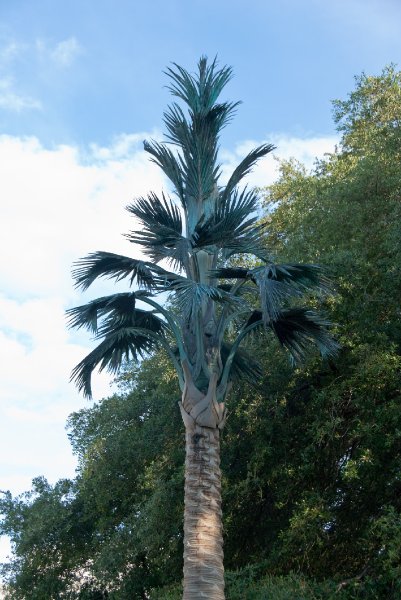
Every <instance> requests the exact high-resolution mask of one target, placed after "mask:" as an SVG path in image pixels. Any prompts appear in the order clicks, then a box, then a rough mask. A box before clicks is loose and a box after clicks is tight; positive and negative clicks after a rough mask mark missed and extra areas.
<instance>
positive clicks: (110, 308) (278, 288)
mask: <svg viewBox="0 0 401 600" xmlns="http://www.w3.org/2000/svg"><path fill="white" fill-rule="evenodd" d="M167 75H168V76H169V78H170V81H171V85H170V91H171V92H172V94H173V95H174V96H175V97H176V98H177V99H179V100H180V101H181V102H182V103H184V104H185V105H187V108H188V114H187V115H186V114H185V113H184V112H183V110H182V108H181V106H180V105H179V104H177V102H173V104H172V105H171V106H170V107H169V108H168V110H167V111H166V113H165V114H164V122H165V125H166V127H167V141H166V142H165V143H158V142H155V141H151V142H144V147H145V150H146V151H147V152H148V153H149V154H150V155H151V160H153V161H154V162H155V163H156V164H157V165H158V166H159V167H160V168H161V169H162V170H163V172H164V173H165V175H166V176H167V177H168V178H169V180H170V181H171V183H172V185H173V188H174V193H175V196H176V198H175V199H174V200H173V199H172V198H170V197H169V196H167V195H164V194H162V195H161V197H159V196H157V195H156V194H154V193H150V194H149V195H148V196H147V197H145V198H139V199H137V200H136V201H135V202H134V203H133V204H131V205H130V206H128V207H127V210H128V211H129V212H130V213H131V215H133V216H134V217H135V219H136V222H138V223H139V224H140V228H139V229H137V230H135V231H133V232H130V233H129V234H128V235H127V238H128V240H129V241H130V242H132V243H134V244H138V245H139V246H141V247H142V249H143V252H144V254H145V255H146V256H147V257H149V260H138V259H134V258H130V257H127V256H121V255H118V254H113V253H110V252H94V253H92V254H90V255H89V256H87V257H86V258H83V259H81V260H80V261H79V262H78V263H77V265H76V268H75V270H74V271H73V275H74V278H75V281H76V285H77V286H78V287H80V288H81V289H83V290H85V289H87V288H88V287H89V286H90V285H91V284H92V283H93V282H94V281H95V280H96V279H97V278H98V277H106V278H111V279H115V280H116V281H118V280H121V279H124V278H125V279H127V280H128V283H129V285H130V288H131V291H128V292H126V293H118V294H114V295H111V296H106V297H102V298H98V299H96V300H93V301H91V302H89V303H88V304H85V305H84V306H78V307H76V308H72V309H70V310H69V311H67V313H68V317H69V324H70V326H71V327H76V328H80V327H85V328H87V329H88V330H90V331H91V332H92V333H94V335H95V338H96V340H98V341H99V343H98V345H97V346H96V348H95V349H94V350H93V351H92V352H90V354H88V356H86V357H85V358H84V359H83V360H82V361H81V362H80V363H79V364H78V365H77V366H76V367H75V369H74V371H73V373H72V378H73V379H75V381H76V383H77V385H78V388H79V389H80V390H82V391H83V393H84V394H85V395H87V396H90V395H91V374H92V372H93V370H94V369H96V368H97V367H98V368H99V369H100V370H102V369H104V368H107V369H108V370H109V371H111V372H116V371H117V370H118V369H119V367H120V366H121V365H122V363H123V362H124V361H125V360H130V359H134V360H138V359H139V358H140V357H141V356H143V355H145V354H146V353H149V352H151V351H152V350H153V349H155V348H157V347H163V348H164V349H165V350H166V351H167V353H168V354H169V356H170V358H171V360H172V361H173V363H174V365H175V368H176V370H177V374H178V378H179V382H180V385H181V388H183V386H184V379H185V372H186V370H188V372H190V374H191V377H192V379H193V381H194V382H195V383H196V385H197V387H198V388H199V389H201V390H205V389H206V388H207V385H208V381H209V379H210V377H211V375H212V373H213V374H215V377H216V378H217V380H218V387H217V400H218V401H222V400H223V399H224V396H225V394H226V391H227V387H228V385H229V383H230V381H231V380H232V379H233V378H234V377H235V376H245V377H250V378H252V379H254V378H255V377H256V376H258V375H260V368H259V367H258V365H257V364H256V363H255V361H253V360H250V358H249V356H247V355H246V354H245V352H244V351H243V349H242V348H241V347H240V345H241V342H242V341H243V340H244V338H246V336H247V335H249V334H251V332H253V331H255V329H257V328H260V329H263V330H266V331H270V332H272V333H273V334H274V335H275V336H276V337H277V338H278V340H279V342H280V343H281V344H282V345H283V346H284V347H286V348H287V349H288V350H289V351H290V353H291V355H292V356H293V358H294V359H295V360H300V359H302V358H303V356H304V355H305V353H306V351H307V349H308V347H309V346H310V343H311V342H312V343H315V344H316V345H317V346H318V349H319V350H320V352H321V353H322V354H323V355H328V354H333V353H334V352H335V351H336V349H337V344H336V343H335V341H334V340H333V339H332V338H331V336H330V334H329V333H328V330H327V325H328V324H327V322H326V321H325V320H324V319H323V318H321V317H319V316H318V315H317V314H316V313H315V312H313V311H311V310H309V309H307V308H294V302H292V301H291V299H293V298H294V297H297V296H301V295H302V294H303V293H304V292H305V291H306V290H308V289H312V288H315V289H316V288H317V289H321V290H324V289H325V288H326V287H327V281H326V280H325V277H324V275H323V274H322V271H321V269H320V268H319V267H318V266H316V265H305V264H285V265H283V264H274V263H273V262H272V260H271V258H270V256H269V253H268V252H267V250H266V247H265V241H264V235H263V230H262V227H261V226H260V225H258V223H257V220H258V217H257V209H258V196H257V192H256V191H255V190H254V189H248V188H246V187H245V188H243V189H239V187H238V186H239V184H240V182H241V181H242V180H243V178H244V177H245V176H246V175H247V174H248V173H249V172H250V170H251V169H252V167H253V166H254V165H255V163H256V162H257V160H258V159H260V158H261V157H263V156H265V155H266V154H268V153H269V152H271V151H272V150H273V148H274V147H273V146H272V145H271V144H263V145H261V146H259V147H257V148H255V149H254V150H253V151H252V152H250V153H249V154H248V155H247V156H246V157H245V158H244V159H243V160H242V162H241V163H240V164H239V165H238V166H237V168H236V169H235V170H234V172H233V173H232V175H231V177H230V178H229V179H228V182H227V183H226V185H225V186H221V185H219V177H220V168H219V164H218V161H217V153H218V141H219V133H220V131H221V130H222V128H223V127H224V126H225V125H226V124H227V123H228V122H229V121H230V119H231V117H232V116H233V114H234V112H235V110H236V107H237V104H238V103H230V102H221V103H218V102H217V100H218V97H219V95H220V93H221V91H222V89H223V88H224V86H225V85H226V83H227V82H228V81H229V80H230V78H231V69H230V68H228V67H224V68H221V69H218V68H217V65H216V61H213V62H212V63H211V64H210V65H208V63H207V60H206V58H201V60H200V61H199V64H198V72H197V74H196V76H193V75H191V74H190V73H188V72H187V71H186V70H184V69H183V68H182V67H180V66H178V65H174V66H173V68H171V69H168V71H167ZM171 147H173V148H174V147H175V149H176V151H175V152H174V151H173V150H172V149H171ZM241 255H247V256H253V259H254V260H253V264H256V265H257V266H255V267H253V268H247V267H243V266H242V267H240V266H235V265H236V263H238V262H239V261H238V260H237V261H236V260H235V258H239V257H241ZM160 263H161V264H160ZM162 265H164V266H162ZM165 292H168V293H169V294H170V298H171V301H170V303H169V304H167V305H166V304H163V303H162V302H161V301H160V299H159V301H157V296H158V295H159V294H163V293H164V295H165ZM138 303H139V305H140V306H145V308H140V307H139V306H138ZM255 306H258V308H257V309H255ZM229 340H230V341H229Z"/></svg>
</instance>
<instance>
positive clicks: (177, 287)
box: [170, 278, 245, 319]
mask: <svg viewBox="0 0 401 600" xmlns="http://www.w3.org/2000/svg"><path fill="white" fill-rule="evenodd" d="M170 289H171V290H173V291H174V292H175V296H174V300H173V302H174V304H175V305H176V306H177V308H178V310H179V311H180V313H181V314H183V315H184V317H185V319H189V318H191V316H192V315H195V314H197V312H198V310H199V309H200V308H201V307H202V306H204V305H205V303H207V302H208V301H209V300H212V301H213V302H216V303H218V304H222V305H224V306H225V307H226V308H227V309H228V310H229V311H234V310H240V309H241V307H243V306H244V304H245V303H244V302H243V300H242V299H241V298H238V297H236V296H232V295H231V294H230V293H228V292H226V291H225V290H223V289H222V288H220V287H214V286H209V285H206V284H203V283H198V282H196V281H193V280H192V279H184V278H181V279H177V281H175V282H174V281H172V282H171V286H170Z"/></svg>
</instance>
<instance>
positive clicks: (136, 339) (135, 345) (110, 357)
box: [71, 327, 158, 398]
mask: <svg viewBox="0 0 401 600" xmlns="http://www.w3.org/2000/svg"><path fill="white" fill-rule="evenodd" d="M157 345H158V344H157V339H155V338H154V337H153V336H150V335H148V334H146V332H144V330H143V329H140V328H139V329H136V328H134V327H121V328H118V329H116V330H114V331H113V332H111V333H109V334H108V335H107V336H106V337H105V339H104V340H103V341H102V342H101V343H100V344H99V345H98V346H97V347H96V348H95V349H94V350H92V352H90V353H89V354H88V355H87V356H86V357H85V358H84V359H83V360H82V361H81V362H80V363H79V364H78V365H77V366H76V367H75V368H74V370H73V371H72V373H71V381H75V383H76V385H77V387H78V390H79V391H80V392H81V391H82V392H83V394H84V395H85V396H86V397H88V398H91V397H92V388H91V378H92V373H93V371H94V370H95V369H96V368H97V367H98V368H99V371H103V370H104V369H107V371H108V372H110V373H116V372H117V371H118V369H119V368H120V367H121V366H122V364H123V363H124V362H125V361H129V360H130V359H133V360H135V361H137V360H138V359H139V358H141V357H143V356H145V355H146V354H148V353H149V352H151V351H152V350H153V349H154V348H156V347H157Z"/></svg>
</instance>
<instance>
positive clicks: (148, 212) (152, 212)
mask: <svg viewBox="0 0 401 600" xmlns="http://www.w3.org/2000/svg"><path fill="white" fill-rule="evenodd" d="M127 210H128V211H129V212H130V213H131V214H133V215H134V216H135V217H137V219H139V221H140V223H141V224H142V228H141V229H140V230H137V231H132V232H130V233H129V234H127V235H126V237H127V238H128V239H129V240H130V242H132V243H136V244H139V245H141V246H143V248H144V252H145V253H146V254H147V255H148V256H150V258H151V259H152V260H154V261H155V262H159V261H160V260H163V258H168V259H169V260H170V262H172V263H173V264H175V265H176V266H178V267H180V268H181V267H184V268H187V265H188V254H189V252H190V250H191V244H190V241H189V240H188V239H187V238H186V237H184V236H183V235H182V228H183V224H182V218H181V214H180V211H179V209H178V208H177V206H175V205H174V204H173V202H171V200H168V199H167V198H166V197H165V196H164V195H163V200H160V198H158V196H157V195H156V194H149V196H148V197H147V198H139V199H138V200H137V201H136V202H135V203H134V204H131V205H129V206H128V207H127Z"/></svg>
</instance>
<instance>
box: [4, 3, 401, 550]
mask: <svg viewBox="0 0 401 600" xmlns="http://www.w3.org/2000/svg"><path fill="white" fill-rule="evenodd" d="M400 40H401V4H400V3H399V2H396V1H394V2H392V1H390V0H381V2H376V1H374V0H348V1H346V0H336V1H334V2H331V3H329V2H323V1H317V0H305V1H302V2H301V1H295V0H281V2H280V3H279V2H272V1H268V0H265V1H264V2H263V1H261V0H254V2H252V3H250V4H249V5H248V4H247V3H245V2H242V1H239V0H230V1H227V0H220V1H219V0H215V1H214V2H212V1H210V0H202V2H200V1H199V0H191V1H189V0H187V1H186V2H185V1H184V0H170V1H168V2H161V1H159V0H153V1H151V0H148V1H147V2H135V1H134V0H130V1H128V0H114V1H112V0H96V1H95V0H68V2H65V1H63V2H62V1H60V0H34V1H33V0H29V1H21V0H2V2H0V198H1V201H0V223H1V224H2V231H1V236H0V381H1V386H0V489H11V491H12V492H13V493H18V492H21V491H22V490H24V489H28V488H29V486H30V481H31V479H32V477H34V476H36V475H42V474H43V475H45V476H46V477H48V478H49V479H50V480H51V481H52V482H54V481H55V480H56V479H57V478H59V477H64V476H73V473H74V467H75V460H74V458H73V457H72V454H71V451H70V448H69V445H68V441H67V437H66V434H65V431H64V424H65V420H66V418H67V416H68V414H69V413H71V412H72V411H74V410H78V409H79V408H80V407H82V406H85V405H87V404H86V402H85V401H84V400H83V399H82V398H81V397H80V396H79V395H78V394H77V393H76V391H75V389H74V388H73V386H72V385H71V384H69V383H68V377H69V373H70V371H71V368H72V367H73V366H74V364H75V363H76V362H77V361H78V360H80V358H82V356H83V355H84V353H86V352H88V351H89V350H90V348H91V341H90V339H89V338H88V337H87V336H85V335H84V334H79V335H77V334H72V333H71V332H68V331H67V330H66V328H65V320H64V311H65V309H66V308H67V307H70V306H73V305H76V304H78V303H81V302H84V301H85V300H86V299H88V298H90V297H91V296H92V294H91V293H87V294H86V296H81V295H79V294H78V293H77V292H76V291H75V290H74V289H73V287H72V282H71V277H70V268H71V264H72V262H73V261H74V260H76V259H77V258H78V257H80V256H83V255H85V254H87V253H88V252H91V251H94V250H99V249H102V250H110V251H114V252H121V253H132V252H133V251H134V249H133V248H131V247H129V245H128V243H127V242H126V241H125V240H124V238H123V237H122V236H121V233H123V232H126V231H127V230H128V229H130V228H131V226H132V223H130V222H129V217H128V216H126V214H125V213H124V210H123V207H124V206H126V205H127V204H128V203H129V202H130V201H131V200H132V198H133V197H135V196H137V195H141V194H145V193H146V192H147V191H150V190H155V191H158V190H159V189H160V188H162V187H163V186H165V185H166V182H165V181H164V179H163V177H162V175H161V174H160V173H159V172H158V171H157V169H156V168H155V166H154V165H152V164H151V163H149V161H148V159H147V157H146V156H145V155H144V153H143V151H142V144H141V142H142V140H143V138H145V137H156V138H160V136H161V132H162V128H163V126H162V113H163V110H164V109H165V107H166V105H167V103H168V102H169V94H168V91H167V89H166V88H165V85H166V83H167V80H166V77H165V76H164V75H163V70H164V69H165V68H166V66H168V64H169V63H170V62H172V61H175V62H178V63H180V64H182V65H183V66H185V67H187V68H189V69H193V68H194V67H195V65H196V62H197V60H198V58H199V57H200V55H202V54H206V55H208V56H209V57H214V56H215V55H218V57H219V60H220V62H221V63H222V64H230V65H232V66H233V68H234V74H235V77H234V79H233V80H232V82H231V83H230V84H229V86H228V87H227V90H226V98H227V99H232V100H238V99H240V100H242V101H243V105H241V106H240V108H239V110H238V114H237V116H236V118H235V119H234V121H233V123H232V125H231V126H230V127H228V128H227V130H226V131H225V132H224V136H223V138H222V143H221V159H222V161H223V167H224V169H223V170H224V172H225V173H226V172H228V171H229V169H230V168H232V167H233V166H234V165H235V163H236V162H238V161H239V160H240V159H241V158H242V157H243V156H244V154H245V153H246V152H247V151H248V150H249V149H250V148H251V147H253V146H255V145H257V144H259V143H261V142H263V141H273V142H274V143H275V144H276V145H277V147H278V149H277V152H276V155H277V156H279V157H284V158H285V157H289V156H295V157H297V158H298V159H300V160H302V161H303V162H305V163H306V164H307V165H308V166H311V165H312V164H313V160H314V157H315V156H322V155H323V153H324V152H327V151H330V150H332V149H333V147H334V145H335V143H336V141H337V136H336V132H335V128H334V125H333V122H332V118H331V100H332V99H334V98H344V97H345V96H346V95H347V93H349V92H350V91H351V90H352V88H353V85H354V79H353V78H354V75H357V74H360V73H361V72H362V71H365V72H366V73H369V74H377V73H379V72H380V71H381V70H382V69H383V67H384V66H385V65H386V64H388V63H390V62H394V63H398V64H400V62H401V61H400V54H401V43H400ZM276 169H277V164H276V162H275V161H274V160H273V158H272V157H268V158H267V159H266V160H264V161H262V163H261V164H260V166H259V167H258V168H257V169H256V170H255V172H254V173H253V174H252V175H251V177H250V183H252V184H255V185H265V184H268V183H270V182H271V181H273V180H274V177H275V176H276V172H277V171H276ZM109 289H110V288H108V286H106V285H105V284H102V285H99V286H98V287H97V288H96V289H94V291H93V294H97V293H107V290H109ZM108 390H109V380H108V378H107V377H106V376H100V377H97V379H96V383H95V397H96V398H97V399H99V398H101V397H102V396H104V395H105V394H107V393H108ZM5 547H6V546H4V548H5Z"/></svg>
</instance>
